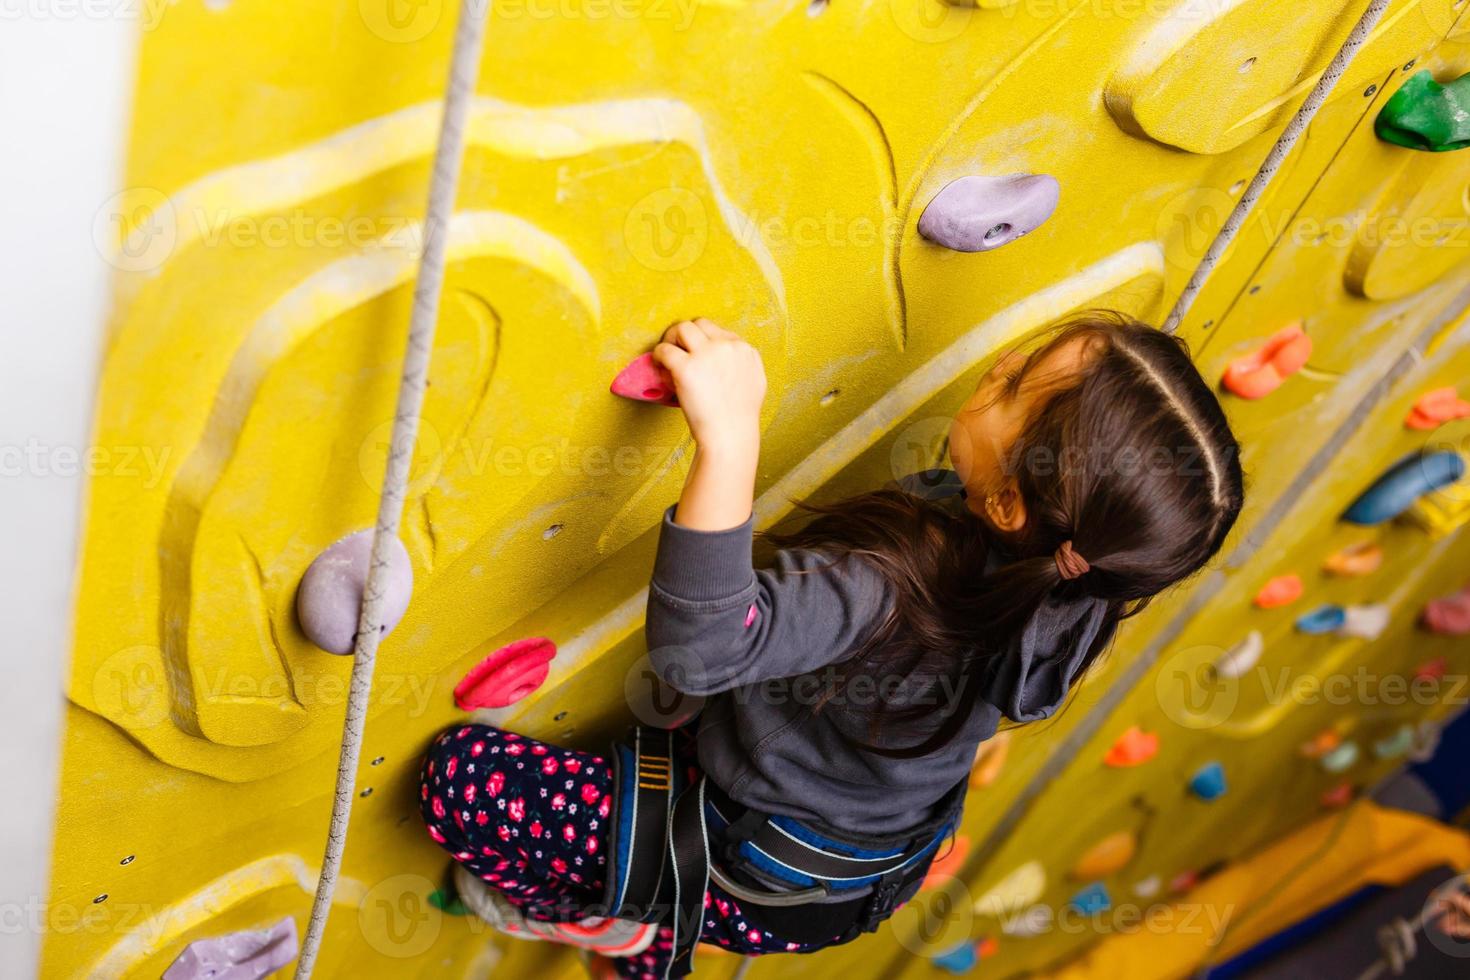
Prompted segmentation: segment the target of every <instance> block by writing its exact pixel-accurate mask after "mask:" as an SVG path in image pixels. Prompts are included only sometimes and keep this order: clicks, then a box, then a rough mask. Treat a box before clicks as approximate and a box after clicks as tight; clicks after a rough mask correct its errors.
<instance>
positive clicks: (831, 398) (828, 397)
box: [817, 388, 842, 408]
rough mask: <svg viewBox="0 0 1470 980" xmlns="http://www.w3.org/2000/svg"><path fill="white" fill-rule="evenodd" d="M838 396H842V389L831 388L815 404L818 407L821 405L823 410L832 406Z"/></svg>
mask: <svg viewBox="0 0 1470 980" xmlns="http://www.w3.org/2000/svg"><path fill="white" fill-rule="evenodd" d="M840 394H842V389H841V388H833V389H832V390H831V391H829V392H827V393H826V394H825V395H823V396H822V397H821V398H819V399H817V404H818V405H821V406H822V407H823V408H825V407H826V406H828V405H830V404H832V403H833V402H835V401H836V400H837V396H838V395H840Z"/></svg>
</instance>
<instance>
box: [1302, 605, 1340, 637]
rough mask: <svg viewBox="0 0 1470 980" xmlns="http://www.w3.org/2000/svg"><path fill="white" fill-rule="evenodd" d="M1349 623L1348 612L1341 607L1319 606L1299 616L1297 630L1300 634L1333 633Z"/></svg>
mask: <svg viewBox="0 0 1470 980" xmlns="http://www.w3.org/2000/svg"><path fill="white" fill-rule="evenodd" d="M1346 622H1347V610H1346V609H1344V608H1342V607H1341V606H1318V607H1317V608H1316V609H1313V610H1312V611H1311V612H1309V613H1306V614H1305V615H1302V616H1298V617H1297V621H1296V629H1297V632H1298V633H1311V634H1314V635H1315V634H1318V633H1332V632H1335V631H1337V630H1339V629H1341V628H1342V624H1343V623H1346Z"/></svg>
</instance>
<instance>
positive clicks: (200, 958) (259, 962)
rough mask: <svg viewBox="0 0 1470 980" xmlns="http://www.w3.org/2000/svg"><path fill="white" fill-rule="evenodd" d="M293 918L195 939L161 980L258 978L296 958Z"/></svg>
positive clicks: (240, 979) (236, 979) (242, 979)
mask: <svg viewBox="0 0 1470 980" xmlns="http://www.w3.org/2000/svg"><path fill="white" fill-rule="evenodd" d="M296 954H297V942H296V920H295V919H292V918H289V917H288V918H285V919H282V920H281V921H280V922H277V923H276V924H275V925H273V926H271V927H270V928H269V929H254V930H247V931H245V932H232V933H229V934H227V935H224V936H216V937H215V938H213V939H196V940H194V941H193V942H192V943H190V944H189V945H187V946H185V947H184V951H183V952H182V953H180V954H179V955H178V958H177V959H175V960H174V961H173V963H171V964H169V968H168V969H167V970H164V971H163V980H205V978H208V980H257V978H259V977H264V976H269V975H270V974H272V973H275V972H276V971H277V970H279V969H281V968H282V967H284V966H285V965H286V964H287V963H290V962H291V961H292V960H294V959H295V958H296Z"/></svg>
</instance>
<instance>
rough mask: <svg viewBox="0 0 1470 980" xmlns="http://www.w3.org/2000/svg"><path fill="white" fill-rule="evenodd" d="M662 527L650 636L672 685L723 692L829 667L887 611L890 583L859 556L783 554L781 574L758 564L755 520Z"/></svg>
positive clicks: (657, 662)
mask: <svg viewBox="0 0 1470 980" xmlns="http://www.w3.org/2000/svg"><path fill="white" fill-rule="evenodd" d="M676 507H677V505H671V506H670V507H669V508H668V509H667V510H665V511H664V516H663V523H662V527H661V528H660V531H659V542H658V553H657V556H656V557H655V559H654V564H653V579H652V581H651V582H650V584H649V588H648V615H647V619H646V621H645V625H644V631H645V634H646V637H647V640H648V651H649V659H650V661H651V662H652V665H653V669H654V670H655V671H656V672H657V673H658V675H659V677H660V678H662V679H663V680H664V681H665V683H667V684H669V685H671V686H672V687H674V688H677V689H678V690H680V691H683V692H684V693H686V694H693V695H705V694H716V693H719V692H720V691H725V690H729V689H730V688H734V687H740V686H742V685H746V684H753V683H756V682H758V681H762V680H767V679H770V678H776V677H794V676H796V675H798V674H804V673H806V672H808V671H811V670H815V669H817V668H819V667H823V666H825V665H827V664H829V663H832V662H834V661H836V660H840V659H841V658H842V656H843V655H844V654H846V653H848V652H849V651H851V650H852V649H853V647H855V646H856V645H857V644H858V643H859V642H860V641H861V640H862V638H863V637H864V636H865V635H866V632H867V630H868V629H869V628H871V627H872V626H874V625H876V623H877V621H878V620H879V619H881V618H882V616H883V614H884V613H885V612H886V611H887V608H888V601H889V598H888V585H887V582H886V580H885V579H884V578H883V576H882V575H881V574H880V573H879V572H878V570H877V569H875V568H873V567H872V566H871V565H869V564H867V563H866V562H864V561H862V560H861V559H860V558H858V557H856V556H846V557H845V558H844V559H842V560H840V561H837V562H836V563H835V564H834V563H833V562H834V559H833V558H832V556H830V555H828V554H826V553H824V552H821V551H816V550H809V549H801V548H792V549H782V550H780V551H778V552H776V555H775V562H774V566H773V567H772V568H768V569H759V570H757V569H755V568H754V567H753V562H752V560H751V545H752V542H753V539H754V524H753V521H754V515H752V516H751V517H749V518H747V519H746V520H745V523H743V524H741V525H739V526H738V527H732V528H728V529H726V530H723V531H700V530H696V529H694V528H688V527H684V526H682V525H679V524H675V523H674V511H675V509H676Z"/></svg>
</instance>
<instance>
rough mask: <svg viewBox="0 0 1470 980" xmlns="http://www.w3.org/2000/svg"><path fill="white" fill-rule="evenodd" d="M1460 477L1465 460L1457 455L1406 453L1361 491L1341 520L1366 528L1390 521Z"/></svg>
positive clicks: (1463, 470)
mask: <svg viewBox="0 0 1470 980" xmlns="http://www.w3.org/2000/svg"><path fill="white" fill-rule="evenodd" d="M1464 475H1465V460H1464V459H1462V458H1461V456H1460V454H1459V453H1457V452H1454V451H1452V450H1446V451H1444V452H1437V453H1410V454H1409V455H1408V456H1405V457H1404V458H1403V459H1401V460H1399V461H1398V462H1397V463H1395V464H1394V465H1393V466H1391V467H1390V468H1389V469H1388V471H1387V472H1386V473H1384V474H1383V475H1382V476H1380V477H1379V478H1378V479H1377V480H1375V481H1374V482H1373V485H1372V486H1371V487H1369V488H1368V489H1367V490H1364V491H1363V493H1362V494H1361V495H1360V496H1359V497H1358V499H1357V500H1355V501H1353V505H1352V506H1351V507H1349V508H1348V509H1347V510H1346V511H1345V512H1344V513H1343V515H1342V519H1343V520H1345V521H1348V522H1349V523H1352V524H1367V525H1372V524H1382V523H1384V522H1386V521H1391V520H1393V519H1394V518H1395V517H1398V516H1399V515H1400V514H1402V513H1403V512H1404V511H1406V510H1408V509H1409V508H1410V507H1411V506H1413V503H1414V501H1416V500H1418V499H1419V498H1420V497H1422V496H1424V495H1425V494H1427V493H1430V492H1431V491H1434V490H1438V489H1439V488H1440V487H1445V486H1449V485H1450V484H1451V483H1454V482H1455V481H1456V480H1459V479H1460V478H1461V477H1463V476H1464Z"/></svg>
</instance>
